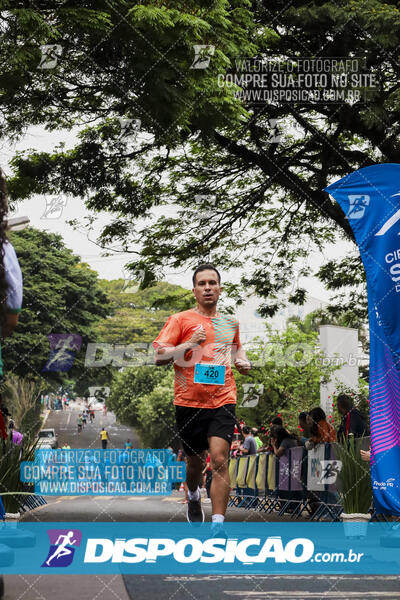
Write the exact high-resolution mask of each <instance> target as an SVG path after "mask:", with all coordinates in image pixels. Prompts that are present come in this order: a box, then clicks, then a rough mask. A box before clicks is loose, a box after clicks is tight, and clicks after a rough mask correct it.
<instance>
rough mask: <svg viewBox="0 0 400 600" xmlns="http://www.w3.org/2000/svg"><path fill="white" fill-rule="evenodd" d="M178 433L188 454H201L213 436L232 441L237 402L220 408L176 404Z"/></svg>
mask: <svg viewBox="0 0 400 600" xmlns="http://www.w3.org/2000/svg"><path fill="white" fill-rule="evenodd" d="M175 410H176V412H175V415H176V433H177V436H178V438H179V439H180V441H181V442H182V447H183V450H184V451H185V454H187V455H188V456H194V455H195V454H200V453H201V452H203V450H207V448H208V439H207V438H209V437H211V436H215V437H220V438H223V439H224V440H226V441H227V442H229V444H230V443H231V441H232V438H233V432H234V429H235V424H236V418H235V404H225V405H224V406H220V407H219V408H193V407H191V406H175Z"/></svg>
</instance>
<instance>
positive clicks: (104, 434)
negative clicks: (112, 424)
mask: <svg viewBox="0 0 400 600" xmlns="http://www.w3.org/2000/svg"><path fill="white" fill-rule="evenodd" d="M100 439H101V447H102V448H103V450H106V449H107V443H108V440H109V438H108V433H107V431H106V430H105V429H104V427H103V429H102V430H101V431H100Z"/></svg>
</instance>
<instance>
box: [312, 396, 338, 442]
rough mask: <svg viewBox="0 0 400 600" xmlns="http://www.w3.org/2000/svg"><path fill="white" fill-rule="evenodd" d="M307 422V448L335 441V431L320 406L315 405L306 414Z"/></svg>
mask: <svg viewBox="0 0 400 600" xmlns="http://www.w3.org/2000/svg"><path fill="white" fill-rule="evenodd" d="M307 424H308V426H309V429H310V439H309V440H308V442H306V444H305V446H306V448H307V450H311V449H312V448H314V446H316V445H317V444H323V443H325V442H328V443H332V442H336V431H335V430H334V428H333V427H332V425H331V424H330V423H328V422H327V420H326V414H325V412H324V411H323V410H322V408H321V407H320V406H316V407H315V408H313V409H312V410H310V412H309V413H308V415H307Z"/></svg>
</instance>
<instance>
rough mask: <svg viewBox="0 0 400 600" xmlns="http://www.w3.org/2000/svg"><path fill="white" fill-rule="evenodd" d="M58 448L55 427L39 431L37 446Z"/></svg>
mask: <svg viewBox="0 0 400 600" xmlns="http://www.w3.org/2000/svg"><path fill="white" fill-rule="evenodd" d="M48 446H50V447H51V448H58V439H57V434H56V431H55V429H53V428H50V429H41V430H40V431H39V436H38V443H37V448H45V447H48Z"/></svg>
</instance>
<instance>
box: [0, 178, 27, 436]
mask: <svg viewBox="0 0 400 600" xmlns="http://www.w3.org/2000/svg"><path fill="white" fill-rule="evenodd" d="M6 212H7V189H6V183H5V179H4V176H3V174H2V172H1V171H0V243H1V248H2V252H0V328H1V338H2V339H4V338H6V337H8V336H10V335H11V334H12V332H13V331H14V329H15V328H16V326H17V325H18V318H19V313H20V312H21V307H22V289H23V284H22V272H21V268H20V266H19V262H18V258H17V255H16V254H15V250H14V247H13V245H12V244H11V242H9V241H8V240H7V238H6V234H5V228H6V221H5V220H4V219H5V216H6ZM2 379H3V359H2V355H1V346H0V381H1V380H2ZM0 404H1V406H2V402H1V403H0ZM6 413H7V411H6V409H5V407H4V409H3V410H2V411H1V414H0V417H1V418H0V435H1V437H2V438H3V439H6V438H7V435H8V431H7V428H6V424H5V421H4V418H3V414H6Z"/></svg>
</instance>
